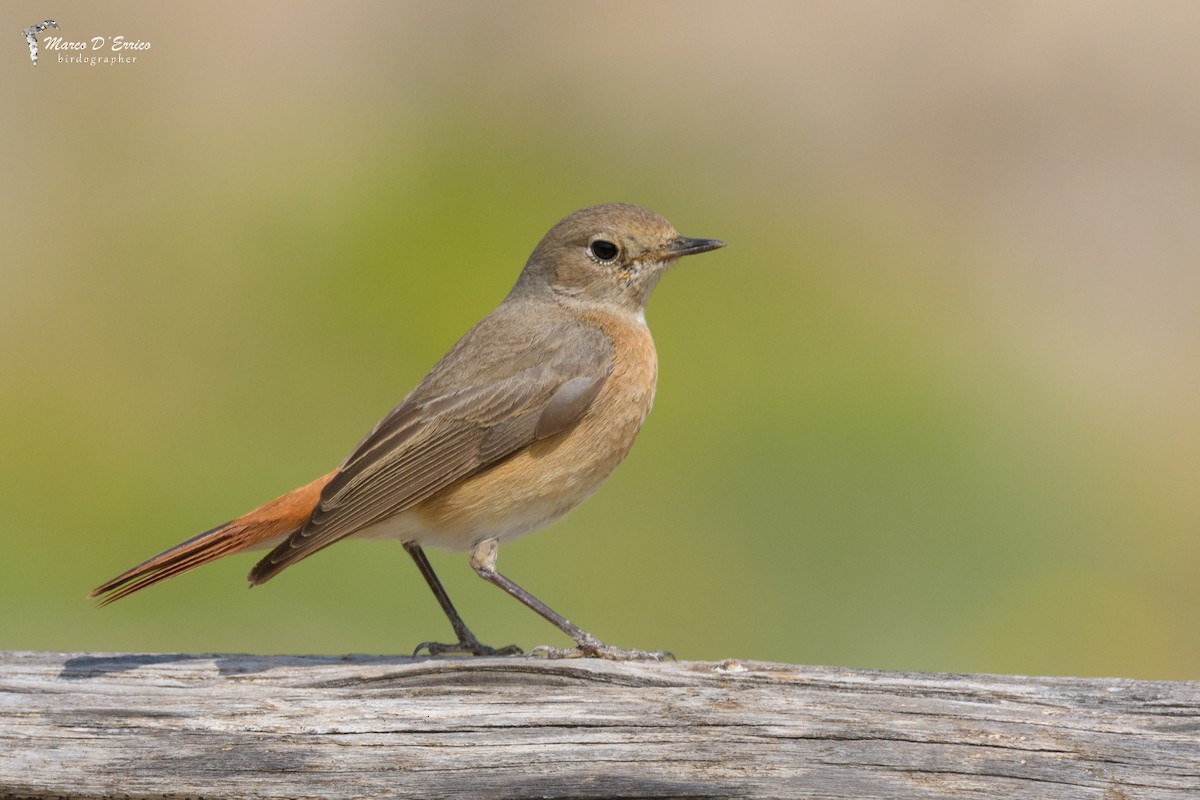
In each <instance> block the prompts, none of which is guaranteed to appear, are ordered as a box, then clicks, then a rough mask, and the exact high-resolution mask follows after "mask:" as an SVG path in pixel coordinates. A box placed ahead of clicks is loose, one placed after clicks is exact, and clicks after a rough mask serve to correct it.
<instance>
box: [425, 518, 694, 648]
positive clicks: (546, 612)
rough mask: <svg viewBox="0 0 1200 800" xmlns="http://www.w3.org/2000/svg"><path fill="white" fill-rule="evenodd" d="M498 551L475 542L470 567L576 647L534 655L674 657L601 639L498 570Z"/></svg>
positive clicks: (496, 545)
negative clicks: (571, 640)
mask: <svg viewBox="0 0 1200 800" xmlns="http://www.w3.org/2000/svg"><path fill="white" fill-rule="evenodd" d="M499 550H500V545H499V543H498V542H497V541H496V540H495V539H485V540H484V541H482V542H480V543H479V544H477V545H475V547H474V549H472V550H471V568H472V569H474V570H475V572H476V573H477V574H478V575H479V577H481V578H483V579H484V580H485V581H487V582H488V583H491V584H493V585H495V586H499V587H500V588H501V589H503V590H504V591H505V592H507V593H508V594H509V595H511V596H512V597H515V598H516V599H518V600H520V601H521V602H522V603H524V604H525V605H527V606H529V608H531V609H533V610H534V611H536V612H537V613H539V614H541V615H542V616H543V617H545V618H546V619H547V620H548V621H549V622H550V623H552V624H553V625H554V626H555V627H557V628H558V629H559V630H560V631H562V632H563V633H565V634H566V635H567V636H570V637H571V638H572V639H574V640H575V644H576V647H575V648H573V649H570V650H562V649H559V648H556V647H546V646H542V647H536V648H534V650H533V654H535V655H543V656H546V657H547V658H583V657H585V656H591V657H593V658H607V659H611V660H613V661H663V660H665V659H668V658H670V659H674V658H675V656H673V655H671V654H670V653H668V652H666V651H665V650H655V651H645V650H622V649H620V648H618V647H612V646H611V645H607V644H605V643H604V642H602V641H600V640H599V639H597V638H596V637H595V636H593V635H592V634H590V633H588V632H587V631H585V630H584V629H583V628H580V627H579V626H578V625H576V624H574V623H573V622H571V621H570V620H568V619H567V618H566V617H564V616H563V615H561V614H559V613H558V612H557V611H555V610H554V609H552V608H550V606H548V605H546V604H545V603H543V602H542V601H541V600H538V599H537V598H536V597H534V596H533V595H531V594H530V593H529V592H527V591H525V590H524V589H522V588H521V587H520V586H518V585H517V584H515V583H513V582H512V581H511V580H509V579H508V578H506V577H504V576H503V575H501V574H500V573H499V572H497V571H496V554H497V553H498V552H499ZM447 602H449V601H447Z"/></svg>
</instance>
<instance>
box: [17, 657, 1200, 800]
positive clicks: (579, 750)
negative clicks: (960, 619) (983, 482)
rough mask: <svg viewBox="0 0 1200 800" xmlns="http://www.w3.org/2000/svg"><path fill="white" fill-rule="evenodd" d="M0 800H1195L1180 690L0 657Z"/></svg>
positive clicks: (735, 665) (574, 668)
mask: <svg viewBox="0 0 1200 800" xmlns="http://www.w3.org/2000/svg"><path fill="white" fill-rule="evenodd" d="M0 796H3V797H88V798H93V797H113V796H119V797H133V798H146V797H180V796H187V797H197V796H199V797H287V798H298V797H320V798H362V797H432V798H437V797H511V798H526V797H528V798H535V797H585V798H587V797H706V798H707V797H755V798H774V797H788V798H858V799H862V798H988V800H1001V799H1011V800H1023V799H1024V798H1029V800H1033V799H1034V798H1036V799H1037V800H1057V799H1058V798H1064V799H1066V798H1070V799H1071V800H1075V799H1076V798H1078V799H1080V800H1082V798H1088V800H1121V799H1122V798H1139V799H1141V798H1150V799H1153V800H1157V799H1158V798H1171V799H1172V800H1185V798H1186V799H1187V800H1196V798H1200V683H1195V682H1165V681H1132V680H1111V679H1105V680H1092V679H1079V678H1023V677H1000V676H988V675H939V674H913V673H898V672H870V671H863V670H848V669H831V668H823V667H798V666H790V665H785V664H765V663H754V662H739V661H726V662H722V663H662V664H658V663H611V662H603V661H596V660H573V661H547V660H544V659H539V658H526V657H514V658H478V659H452V658H445V659H431V658H422V659H411V658H403V657H378V656H347V657H321V656H302V657H292V656H269V657H267V656H244V655H129V654H113V655H103V654H58V653H20V652H10V653H0Z"/></svg>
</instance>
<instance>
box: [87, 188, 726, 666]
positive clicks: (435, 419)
mask: <svg viewBox="0 0 1200 800" xmlns="http://www.w3.org/2000/svg"><path fill="white" fill-rule="evenodd" d="M724 246H725V243H724V242H720V241H717V240H715V239H689V238H687V237H684V236H680V235H679V234H678V233H676V232H675V229H674V228H673V227H672V226H671V223H669V222H667V221H666V220H665V219H663V218H662V217H660V216H658V215H657V214H653V213H651V212H649V211H647V210H645V209H643V208H639V207H637V206H633V205H626V204H622V203H611V204H606V205H598V206H592V207H590V208H585V209H583V210H581V211H576V212H575V213H574V214H571V215H570V216H568V217H566V218H564V219H563V220H561V221H560V222H559V223H558V224H557V225H555V226H554V227H553V228H551V229H550V231H549V233H547V234H546V235H545V237H543V238H542V240H541V241H540V242H539V243H538V245H537V247H535V248H534V250H533V254H532V255H531V256H530V257H529V261H528V262H526V264H525V268H524V269H523V270H522V271H521V275H520V277H519V278H518V279H517V283H516V285H515V286H513V288H512V291H511V292H509V294H508V297H506V298H505V299H504V302H502V303H501V304H500V305H499V306H498V307H497V308H496V310H494V311H493V312H492V313H491V314H488V315H487V316H486V317H484V318H483V320H482V321H481V322H479V324H477V325H476V326H475V327H473V328H472V329H471V330H470V331H468V332H467V334H466V335H465V336H463V337H462V339H460V340H459V341H458V343H457V344H456V345H454V347H453V348H451V349H450V352H448V353H447V354H446V355H445V356H444V357H443V358H442V360H441V361H439V362H438V363H437V365H436V366H434V368H433V369H432V370H431V371H430V372H429V374H428V375H426V376H425V379H424V380H422V381H421V382H420V384H418V385H417V388H416V389H414V390H413V391H412V392H411V393H410V394H409V395H408V397H406V398H404V400H403V402H401V403H400V405H398V406H396V408H395V409H393V410H392V411H391V413H389V414H388V415H387V416H386V417H384V418H383V421H381V422H380V423H379V424H378V425H376V426H375V429H374V430H372V431H371V432H370V433H369V434H367V437H366V438H365V439H363V440H362V442H360V443H359V445H358V446H357V447H355V448H354V451H353V452H352V453H350V456H349V457H348V458H347V459H346V460H345V461H344V462H343V463H342V465H341V466H340V467H338V468H337V469H335V470H334V471H333V472H330V473H329V474H327V475H324V476H322V477H320V478H317V479H316V480H315V481H313V482H312V483H309V484H308V485H306V486H301V487H300V488H299V489H294V490H293V491H291V492H288V493H287V494H285V495H283V496H281V497H277V498H276V499H274V500H272V501H270V502H269V503H266V504H265V505H262V506H259V507H258V508H256V509H254V510H253V511H251V512H250V513H248V514H244V515H242V516H240V517H238V518H237V519H234V520H232V521H230V522H226V523H225V524H224V525H218V526H217V527H215V528H213V529H212V530H209V531H206V532H204V533H202V534H200V535H199V536H196V537H194V538H191V539H188V540H187V541H186V542H183V543H181V544H178V545H176V546H175V547H172V548H171V549H169V550H167V551H165V552H162V553H159V554H158V555H156V556H154V557H153V558H151V559H149V560H148V561H145V562H143V563H141V564H139V565H138V566H136V567H134V568H132V569H130V570H128V571H127V572H124V573H122V574H120V575H118V576H117V577H115V578H113V579H112V580H110V581H109V582H107V583H105V584H104V585H102V586H99V587H97V588H96V589H95V590H93V591H92V593H91V595H92V597H101V598H102V599H101V604H105V603H109V602H112V601H113V600H119V599H120V598H122V597H125V596H126V595H129V594H132V593H133V592H136V591H138V590H140V589H144V588H146V587H147V586H152V585H153V584H156V583H158V582H159V581H161V580H165V579H167V578H170V577H173V576H175V575H180V574H182V573H184V572H187V571H188V570H191V569H194V568H195V567H198V566H200V565H202V564H206V563H208V562H210V561H213V560H215V559H218V558H221V557H222V556H227V555H229V554H231V553H236V552H239V551H242V550H250V549H259V548H268V547H270V548H272V549H271V551H270V552H269V553H268V554H267V555H266V556H265V557H264V558H263V559H262V560H261V561H259V562H258V563H257V564H256V565H255V566H254V569H252V570H251V571H250V575H249V580H250V584H251V585H257V584H260V583H263V582H264V581H267V580H269V579H270V578H272V577H274V576H275V575H276V574H277V573H279V572H280V571H282V570H283V569H285V568H286V567H288V566H290V565H292V564H295V563H296V562H297V561H299V560H300V559H302V558H306V557H308V556H310V555H312V554H313V553H315V552H317V551H318V550H321V549H323V548H325V547H328V546H329V545H331V544H333V543H334V542H337V541H339V540H341V539H345V538H346V537H349V536H355V537H361V538H368V539H399V540H400V542H401V544H403V546H404V549H405V550H407V551H408V554H409V555H410V556H412V558H413V560H414V561H415V562H416V564H417V568H418V569H419V570H420V571H421V574H422V575H423V576H424V577H425V580H426V581H427V582H428V583H429V586H430V588H431V589H432V590H433V593H434V595H435V596H436V597H437V600H438V603H439V604H440V605H441V607H442V610H443V611H445V612H446V616H447V617H448V618H449V620H450V624H451V625H452V626H453V628H454V633H455V634H456V635H457V637H458V641H457V642H456V643H454V644H438V643H436V642H425V643H423V644H421V645H419V646H418V647H417V649H416V651H415V652H416V653H419V652H420V651H422V650H426V651H428V652H429V653H430V654H431V655H440V654H444V653H470V654H474V655H510V654H515V653H520V652H521V650H520V648H518V647H516V646H515V645H509V646H508V647H504V648H491V647H488V646H487V645H484V644H481V643H480V641H479V640H478V639H477V638H476V637H475V634H473V633H472V632H471V630H470V629H469V628H468V627H467V626H466V625H465V624H464V623H463V621H462V619H461V618H460V617H459V615H458V612H457V611H456V610H455V608H454V605H453V603H451V602H450V598H449V597H448V596H447V594H446V590H445V589H444V588H442V584H441V581H439V580H438V578H437V576H436V575H435V574H434V572H433V567H432V566H431V565H430V563H429V561H428V559H427V558H426V557H425V553H424V551H423V550H422V549H421V548H422V547H423V546H424V545H435V546H438V547H442V548H445V549H447V550H453V551H462V550H466V551H469V552H470V559H471V567H472V568H474V570H475V572H477V573H478V574H479V576H480V577H482V578H483V579H484V580H487V581H488V582H490V583H493V584H495V585H496V586H499V587H500V588H501V589H503V590H504V591H505V592H507V593H508V594H510V595H512V596H513V597H515V598H516V599H518V600H520V601H521V602H522V603H524V604H525V605H527V606H529V608H531V609H533V610H534V611H536V612H537V613H539V614H541V615H542V616H543V617H545V618H546V619H547V620H549V621H550V622H552V623H553V624H554V625H556V626H558V628H559V629H560V630H562V631H563V632H564V633H566V634H567V635H568V636H570V637H571V638H572V639H574V640H575V643H576V645H577V647H576V648H575V649H567V650H559V649H553V648H538V650H539V651H542V652H544V653H545V654H546V655H549V656H551V657H573V656H598V657H602V658H613V659H636V658H654V659H657V658H662V657H664V656H665V655H667V654H666V653H664V652H643V651H637V650H622V649H619V648H616V647H611V646H609V645H606V644H604V643H603V642H601V641H600V640H599V639H597V638H596V637H595V636H593V635H591V634H590V633H588V632H587V631H585V630H583V629H582V628H580V627H578V626H577V625H574V624H573V623H571V622H569V621H568V620H567V619H566V618H565V617H563V616H562V615H560V614H558V613H557V612H555V611H554V610H552V609H551V608H550V607H549V606H547V605H546V604H545V603H543V602H541V601H540V600H538V599H537V598H536V597H534V596H533V595H531V594H530V593H529V592H527V591H525V590H524V589H522V588H521V587H520V586H518V585H517V584H515V583H513V582H512V581H511V580H509V579H508V578H506V577H505V576H504V575H502V574H500V573H499V572H497V571H496V553H497V550H498V548H499V546H500V544H501V543H503V542H510V541H513V540H514V539H516V538H517V537H519V536H524V535H525V534H527V533H531V532H533V531H535V530H538V529H539V528H542V527H543V526H545V525H549V524H550V523H551V522H554V521H555V520H557V519H559V518H560V517H562V516H563V515H564V514H566V513H567V512H568V511H570V510H571V509H573V508H575V506H577V505H579V504H580V503H581V502H583V500H585V499H586V498H587V497H588V496H590V495H591V494H592V492H594V491H596V490H597V489H598V488H600V485H601V484H602V483H604V481H605V479H606V478H608V476H609V475H610V474H612V471H613V470H614V469H616V466H617V465H618V464H619V463H621V460H622V459H624V458H625V455H626V453H628V452H629V448H630V446H632V445H633V440H634V438H636V437H637V434H638V431H639V430H640V429H641V427H642V423H643V422H644V421H645V419H646V415H647V414H648V413H650V406H651V404H652V403H653V401H654V388H655V383H656V380H657V375H658V358H657V355H656V354H655V350H654V340H653V339H652V338H651V337H650V330H649V328H647V327H646V316H645V309H646V301H647V299H648V298H649V297H650V292H651V291H652V290H653V289H654V287H655V285H656V284H657V283H658V280H659V278H661V277H662V275H663V272H665V271H666V269H667V268H668V267H669V266H671V265H672V264H673V263H674V262H675V261H676V260H677V259H678V258H680V257H681V256H687V255H692V254H694V253H704V252H707V251H709V250H715V249H717V248H719V247H724Z"/></svg>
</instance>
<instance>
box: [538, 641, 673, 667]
mask: <svg viewBox="0 0 1200 800" xmlns="http://www.w3.org/2000/svg"><path fill="white" fill-rule="evenodd" d="M529 655H531V656H542V657H543V658H603V659H605V660H607V661H674V660H675V654H674V653H671V652H668V651H666V650H623V649H621V648H620V647H613V646H612V645H608V644H605V643H604V642H602V641H600V640H599V639H595V638H588V639H585V640H583V641H581V642H579V643H578V645H577V646H576V647H568V648H561V647H550V646H549V645H540V646H538V647H535V648H533V650H531V651H529Z"/></svg>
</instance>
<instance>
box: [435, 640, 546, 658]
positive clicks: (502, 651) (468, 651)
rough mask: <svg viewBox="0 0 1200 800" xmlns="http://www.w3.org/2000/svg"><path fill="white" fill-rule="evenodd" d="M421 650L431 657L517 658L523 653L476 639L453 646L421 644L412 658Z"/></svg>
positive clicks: (510, 647)
mask: <svg viewBox="0 0 1200 800" xmlns="http://www.w3.org/2000/svg"><path fill="white" fill-rule="evenodd" d="M422 650H424V651H426V652H427V653H429V655H431V656H454V655H459V656H519V655H522V654H523V653H524V652H525V651H524V650H522V649H521V648H519V647H517V646H516V645H515V644H510V645H509V646H508V647H488V646H487V645H486V644H482V643H480V642H479V640H478V639H465V640H463V641H461V642H457V643H455V644H441V643H440V642H421V643H420V644H419V645H417V647H416V649H415V650H413V657H414V658H415V657H416V656H418V655H420V654H421V651H422Z"/></svg>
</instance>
